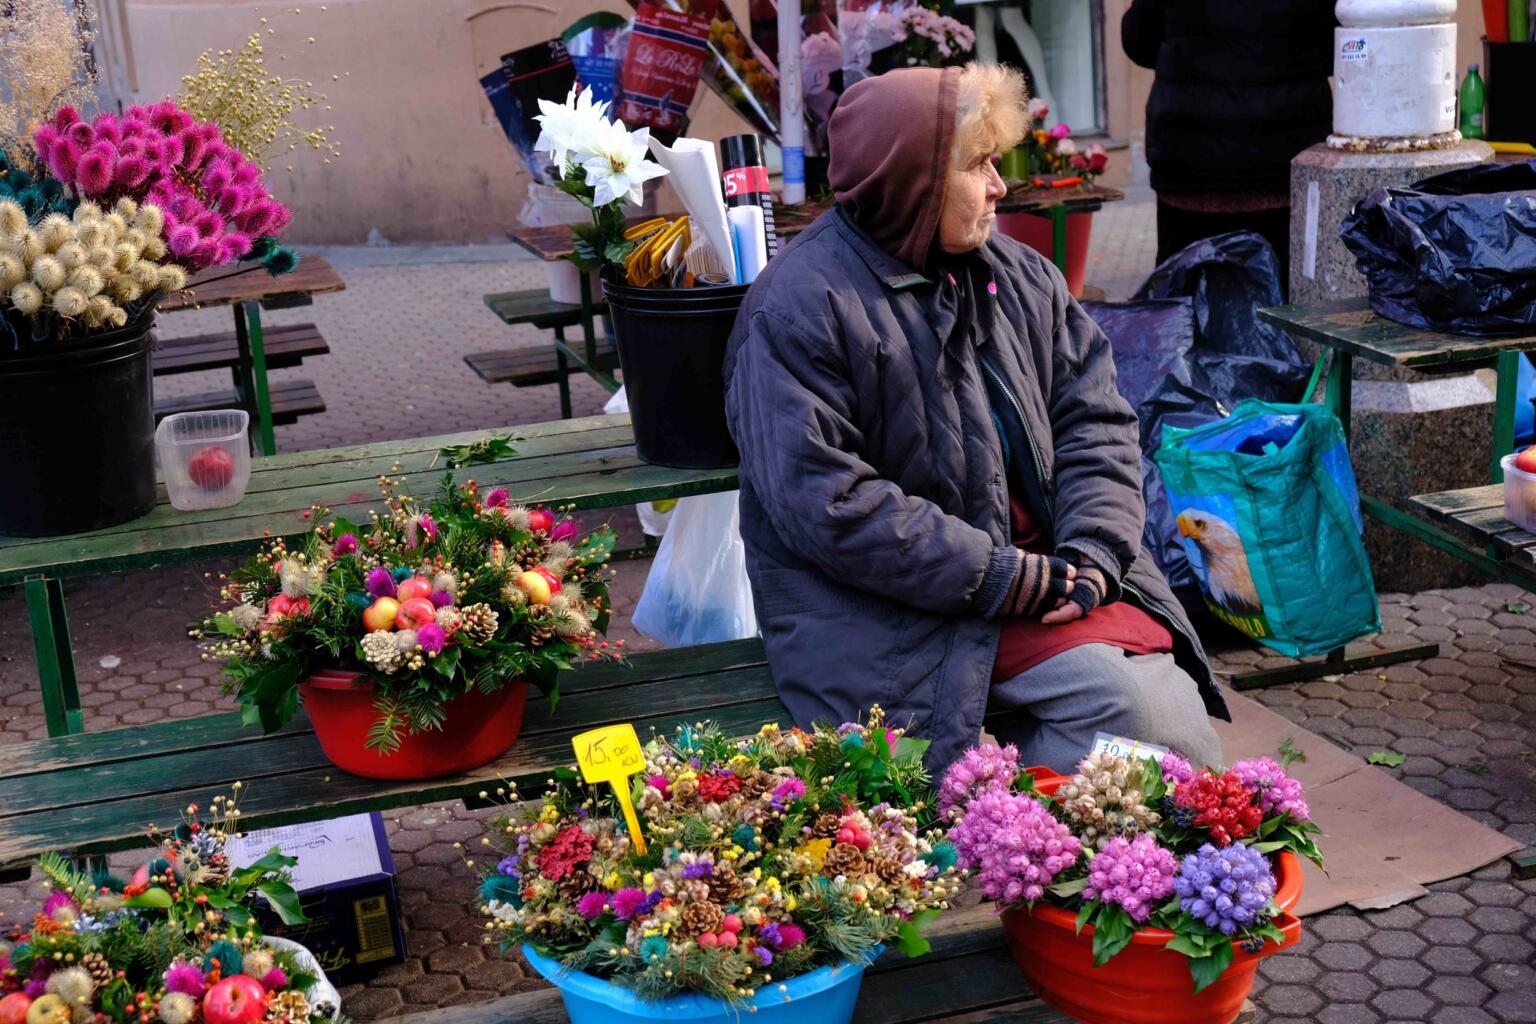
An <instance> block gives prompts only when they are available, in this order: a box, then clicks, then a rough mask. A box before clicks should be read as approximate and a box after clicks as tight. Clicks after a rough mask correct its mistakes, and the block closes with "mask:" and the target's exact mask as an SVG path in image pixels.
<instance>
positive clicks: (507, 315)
mask: <svg viewBox="0 0 1536 1024" xmlns="http://www.w3.org/2000/svg"><path fill="white" fill-rule="evenodd" d="M512 237H513V239H514V240H517V234H516V233H515V232H514V233H513V236H512ZM589 289H590V285H589V284H588V282H587V279H586V277H585V276H583V277H582V279H581V292H582V297H583V299H585V300H586V301H585V302H583V303H569V302H556V301H555V300H554V299H551V298H550V297H549V293H548V292H546V291H541V290H538V289H531V290H528V291H517V292H493V293H492V294H489V295H487V296H485V304H486V306H487V308H489V309H490V311H491V312H492V313H495V314H496V316H497V317H498V318H499V319H500V320H501V322H502V323H504V324H508V325H510V326H516V325H517V324H532V325H533V326H534V327H538V328H540V329H541V330H549V331H553V332H554V335H555V337H554V340H553V342H552V343H551V345H550V347H549V349H548V351H546V352H544V353H543V354H542V356H541V357H540V358H538V359H534V358H533V357H532V356H519V357H517V362H516V366H517V368H516V369H515V370H514V371H513V372H511V373H510V374H508V375H499V374H496V373H495V371H496V370H497V369H499V364H497V362H496V361H495V359H494V358H493V357H494V356H495V355H496V353H491V352H477V353H475V354H473V355H469V356H466V357H465V360H464V361H465V362H467V363H469V366H470V369H472V370H474V371H475V372H476V373H478V374H480V376H481V378H482V379H484V380H486V381H489V382H491V383H498V382H499V381H502V380H510V381H511V382H512V383H513V385H515V386H517V387H533V386H535V385H538V384H548V383H554V384H557V385H559V387H560V415H561V416H562V417H564V418H567V419H569V418H570V415H571V384H570V374H571V371H572V364H575V367H577V368H580V369H582V370H584V371H586V372H587V373H588V374H589V375H590V376H592V377H593V378H594V379H596V380H597V382H598V383H600V384H602V385H603V387H605V388H607V389H608V390H609V391H610V392H611V391H617V390H618V389H619V385H618V381H616V380H615V379H614V376H613V369H614V368H615V367H617V366H618V355H617V353H615V352H613V351H612V349H613V343H612V342H611V341H606V340H604V339H599V338H598V337H597V335H596V332H595V331H594V329H593V317H594V316H603V317H605V318H606V316H607V313H608V306H607V303H603V302H594V301H592V297H591V296H590V295H589V294H588V291H589ZM568 327H580V328H581V329H582V338H583V341H584V344H583V345H582V347H581V348H579V349H577V348H573V347H572V346H571V344H570V343H569V342H568V341H567V340H566V337H565V331H566V328H568ZM609 333H610V334H612V329H611V328H610V330H609ZM482 367H484V368H485V369H482ZM486 370H490V371H492V375H487V372H486Z"/></svg>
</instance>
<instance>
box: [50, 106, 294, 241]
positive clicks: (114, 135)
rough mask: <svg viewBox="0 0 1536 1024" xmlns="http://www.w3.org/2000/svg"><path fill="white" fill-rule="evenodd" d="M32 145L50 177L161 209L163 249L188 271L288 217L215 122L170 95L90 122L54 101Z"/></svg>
mask: <svg viewBox="0 0 1536 1024" xmlns="http://www.w3.org/2000/svg"><path fill="white" fill-rule="evenodd" d="M33 142H34V144H35V145H36V146H37V153H38V156H39V158H40V159H41V160H42V161H43V162H44V163H45V164H47V166H48V169H49V171H50V172H51V173H52V174H53V176H54V177H56V178H58V179H59V180H60V181H62V182H63V183H64V184H66V185H70V186H73V187H74V189H75V190H76V191H77V192H78V193H79V195H80V196H81V197H82V198H85V199H91V200H95V201H98V202H103V203H110V202H115V201H116V200H118V199H120V198H123V197H128V198H130V199H135V200H141V201H144V202H149V203H153V204H154V205H156V206H158V207H160V209H161V210H162V211H163V213H164V214H165V228H164V234H165V242H166V247H167V248H168V249H169V250H170V252H171V256H172V257H173V258H174V259H175V261H176V262H177V263H180V264H182V265H183V266H185V267H187V268H189V269H191V270H205V269H207V268H208V267H217V266H221V265H223V264H225V263H232V262H234V261H235V260H238V259H240V258H242V257H243V256H245V255H247V254H248V253H249V252H250V251H251V249H252V247H253V245H254V244H255V241H256V240H257V239H259V238H262V237H264V236H265V237H271V236H275V235H277V234H278V233H279V232H280V231H282V230H283V228H284V227H286V226H287V225H288V222H289V220H291V219H292V214H290V213H289V212H288V209H287V207H285V206H283V204H282V203H280V202H278V201H277V200H276V199H274V198H272V195H271V193H270V192H268V190H267V187H266V185H265V184H264V183H263V182H262V177H261V168H260V167H258V166H257V165H256V164H254V163H251V162H249V161H247V160H246V159H245V157H244V155H242V154H241V153H240V152H239V151H238V150H236V149H234V148H233V147H231V146H230V145H229V144H228V143H226V142H225V141H224V139H223V137H222V136H221V134H220V132H219V128H218V125H215V124H212V123H206V122H205V123H198V122H197V121H196V120H195V119H194V118H193V117H192V115H191V114H189V113H187V112H186V111H185V110H182V109H181V108H180V107H178V106H176V104H175V103H174V102H172V101H171V100H164V101H162V102H160V103H156V104H153V105H152V106H148V107H144V106H133V107H129V108H128V109H127V110H126V111H124V112H123V114H122V115H118V114H113V113H103V114H99V115H97V117H96V119H95V120H94V121H90V122H87V121H85V120H83V119H82V118H81V117H80V115H79V113H78V112H76V111H75V109H74V108H73V107H62V108H60V110H59V112H58V113H57V114H55V115H54V117H53V119H52V121H50V122H48V123H46V124H43V125H40V126H39V127H38V129H37V131H36V132H35V133H34V135H33Z"/></svg>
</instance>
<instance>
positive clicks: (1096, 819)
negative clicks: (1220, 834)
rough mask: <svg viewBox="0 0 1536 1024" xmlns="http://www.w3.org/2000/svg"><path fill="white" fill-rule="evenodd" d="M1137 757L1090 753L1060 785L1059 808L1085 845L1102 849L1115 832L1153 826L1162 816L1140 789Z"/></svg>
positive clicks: (1120, 833) (1130, 833)
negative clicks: (1060, 807) (1065, 782)
mask: <svg viewBox="0 0 1536 1024" xmlns="http://www.w3.org/2000/svg"><path fill="white" fill-rule="evenodd" d="M1142 770H1143V766H1142V763H1141V761H1140V760H1133V759H1132V758H1128V757H1118V756H1115V755H1112V754H1105V753H1098V754H1090V755H1089V756H1088V757H1086V758H1084V759H1083V761H1082V763H1081V764H1079V765H1078V772H1077V774H1076V775H1074V776H1072V780H1071V781H1070V782H1068V783H1067V784H1066V785H1065V786H1063V787H1061V791H1060V798H1061V805H1062V810H1063V812H1065V814H1066V817H1067V821H1068V823H1069V824H1071V825H1072V826H1073V829H1072V830H1073V831H1074V832H1076V833H1077V835H1078V836H1079V837H1080V838H1081V839H1082V840H1083V845H1084V846H1086V847H1088V848H1089V849H1096V850H1102V849H1103V848H1104V847H1105V846H1107V845H1108V844H1109V841H1110V840H1111V839H1113V838H1114V837H1115V836H1127V837H1129V836H1133V835H1135V834H1137V833H1138V832H1144V831H1146V830H1147V829H1151V828H1155V827H1156V826H1157V825H1158V823H1159V822H1160V821H1161V820H1162V817H1161V816H1160V815H1159V814H1158V813H1157V812H1156V811H1154V810H1153V809H1152V808H1150V807H1148V806H1147V804H1146V798H1145V796H1144V795H1143V793H1142V790H1141V780H1142Z"/></svg>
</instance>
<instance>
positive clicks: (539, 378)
mask: <svg viewBox="0 0 1536 1024" xmlns="http://www.w3.org/2000/svg"><path fill="white" fill-rule="evenodd" d="M464 362H465V364H466V365H468V367H469V368H470V369H471V370H473V371H475V374H476V375H477V376H478V377H479V378H480V379H481V380H483V381H485V382H486V383H487V384H504V383H510V384H511V385H512V386H513V387H518V388H532V387H539V386H540V385H543V384H558V383H559V382H560V360H559V358H558V357H557V356H556V354H555V352H554V351H553V350H552V349H551V350H548V351H546V350H544V349H542V348H532V347H524V348H503V349H493V350H492V351H489V352H471V353H470V354H469V355H467V356H465V357H464ZM597 365H598V366H600V367H602V368H603V369H605V370H610V371H611V370H614V369H616V368H617V367H618V365H619V353H618V350H617V349H615V348H614V347H613V342H611V341H609V340H608V339H607V338H604V339H602V340H601V341H599V342H598V343H597Z"/></svg>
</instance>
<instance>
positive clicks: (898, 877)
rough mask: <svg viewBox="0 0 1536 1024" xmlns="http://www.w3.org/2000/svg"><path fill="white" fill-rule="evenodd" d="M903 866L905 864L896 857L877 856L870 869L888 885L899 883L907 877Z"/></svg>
mask: <svg viewBox="0 0 1536 1024" xmlns="http://www.w3.org/2000/svg"><path fill="white" fill-rule="evenodd" d="M903 867H905V865H903V864H902V863H901V861H899V860H897V859H896V858H894V857H877V858H876V859H875V861H874V863H872V864H871V865H870V866H869V869H870V870H871V871H873V872H874V873H875V875H876V876H878V877H879V879H880V881H882V882H884V883H885V884H886V885H897V884H899V883H900V882H901V881H902V880H903V879H905V878H906V874H905V873H904V872H903V871H902V868H903Z"/></svg>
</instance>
